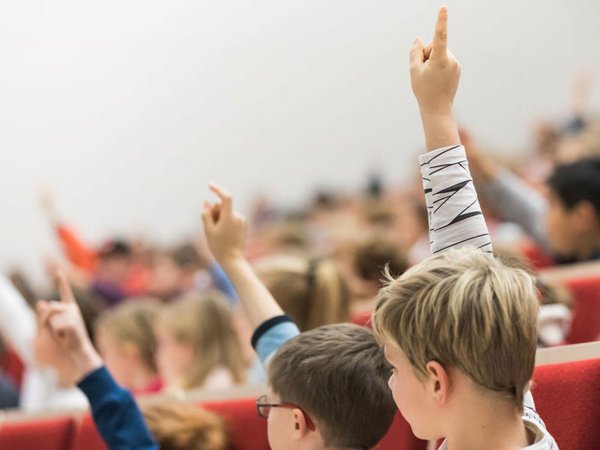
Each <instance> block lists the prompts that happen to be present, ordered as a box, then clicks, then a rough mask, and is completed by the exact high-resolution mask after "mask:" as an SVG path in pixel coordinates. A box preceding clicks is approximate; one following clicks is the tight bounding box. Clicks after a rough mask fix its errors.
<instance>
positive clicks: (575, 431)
mask: <svg viewBox="0 0 600 450" xmlns="http://www.w3.org/2000/svg"><path fill="white" fill-rule="evenodd" d="M532 393H533V397H534V399H535V404H536V409H537V411H538V413H539V414H540V416H541V417H542V419H543V420H544V422H545V423H546V426H547V428H548V431H550V433H551V434H552V436H554V439H555V440H556V442H557V444H558V446H559V448H561V449H566V450H589V449H592V448H598V443H599V442H600V408H598V405H600V358H598V359H588V360H583V361H574V362H566V363H560V364H549V365H544V366H538V367H536V369H535V372H534V375H533V387H532Z"/></svg>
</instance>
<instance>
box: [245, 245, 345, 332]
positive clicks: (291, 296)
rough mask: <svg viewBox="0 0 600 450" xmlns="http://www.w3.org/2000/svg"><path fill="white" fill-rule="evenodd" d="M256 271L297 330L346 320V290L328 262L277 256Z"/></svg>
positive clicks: (327, 260)
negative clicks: (294, 323) (291, 319)
mask: <svg viewBox="0 0 600 450" xmlns="http://www.w3.org/2000/svg"><path fill="white" fill-rule="evenodd" d="M256 272H257V274H258V276H259V277H260V278H261V280H262V281H263V283H264V284H265V286H266V287H267V289H268V290H269V291H270V292H271V294H272V295H273V297H275V299H276V300H277V302H278V303H279V304H280V305H281V307H282V309H283V310H284V311H285V312H286V314H289V315H290V316H291V317H292V318H293V319H294V322H296V324H297V325H298V327H299V328H300V330H302V331H304V330H310V329H312V328H315V327H318V326H320V325H325V324H329V323H337V322H344V321H346V320H348V314H349V291H348V287H347V285H346V282H345V281H344V279H343V277H342V275H341V273H340V271H339V269H338V267H337V266H336V264H335V263H334V262H333V261H332V260H331V259H328V258H307V257H302V256H297V255H276V256H272V257H268V258H265V259H263V260H261V261H259V262H258V264H257V265H256Z"/></svg>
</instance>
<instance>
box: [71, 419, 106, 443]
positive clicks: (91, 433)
mask: <svg viewBox="0 0 600 450" xmlns="http://www.w3.org/2000/svg"><path fill="white" fill-rule="evenodd" d="M71 449H72V450H108V447H107V446H106V444H105V443H104V441H103V440H102V438H101V437H100V433H98V430H97V429H96V424H95V423H94V419H92V416H91V415H90V414H89V413H88V414H84V415H83V417H81V420H80V421H79V423H78V425H77V427H76V429H75V433H74V438H73V445H72V447H71Z"/></svg>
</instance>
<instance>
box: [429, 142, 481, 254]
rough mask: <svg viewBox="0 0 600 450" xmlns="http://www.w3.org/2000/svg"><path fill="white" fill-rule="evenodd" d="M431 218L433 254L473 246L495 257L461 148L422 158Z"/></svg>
mask: <svg viewBox="0 0 600 450" xmlns="http://www.w3.org/2000/svg"><path fill="white" fill-rule="evenodd" d="M419 163H420V165H421V178H422V180H423V189H424V192H425V201H426V203H427V211H428V217H429V241H430V248H431V254H436V253H440V252H443V251H444V250H447V249H449V248H453V247H454V248H456V247H461V246H463V245H472V246H474V247H476V248H479V249H481V250H482V251H484V252H486V253H490V254H491V253H492V243H491V240H490V236H489V233H488V229H487V225H486V223H485V219H484V217H483V214H482V212H481V207H480V206H479V201H478V200H477V192H476V191H475V187H474V185H473V179H472V178H471V173H470V172H469V164H468V162H467V156H466V154H465V149H464V147H463V146H462V145H457V146H453V147H445V148H441V149H438V150H434V151H431V152H428V153H425V154H423V155H420V156H419Z"/></svg>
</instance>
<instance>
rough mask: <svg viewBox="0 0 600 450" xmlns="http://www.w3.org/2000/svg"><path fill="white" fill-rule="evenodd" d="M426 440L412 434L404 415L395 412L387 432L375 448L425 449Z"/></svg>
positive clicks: (387, 449)
mask: <svg viewBox="0 0 600 450" xmlns="http://www.w3.org/2000/svg"><path fill="white" fill-rule="evenodd" d="M426 449H427V441H422V440H421V439H418V438H417V437H415V435H414V434H413V432H412V430H411V428H410V425H409V424H408V422H407V421H406V420H404V417H402V415H401V414H400V413H399V412H397V413H396V417H394V421H393V422H392V425H391V426H390V429H389V430H388V432H387V434H386V435H385V436H384V437H383V439H382V440H381V441H379V444H377V446H376V447H375V450H426Z"/></svg>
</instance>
